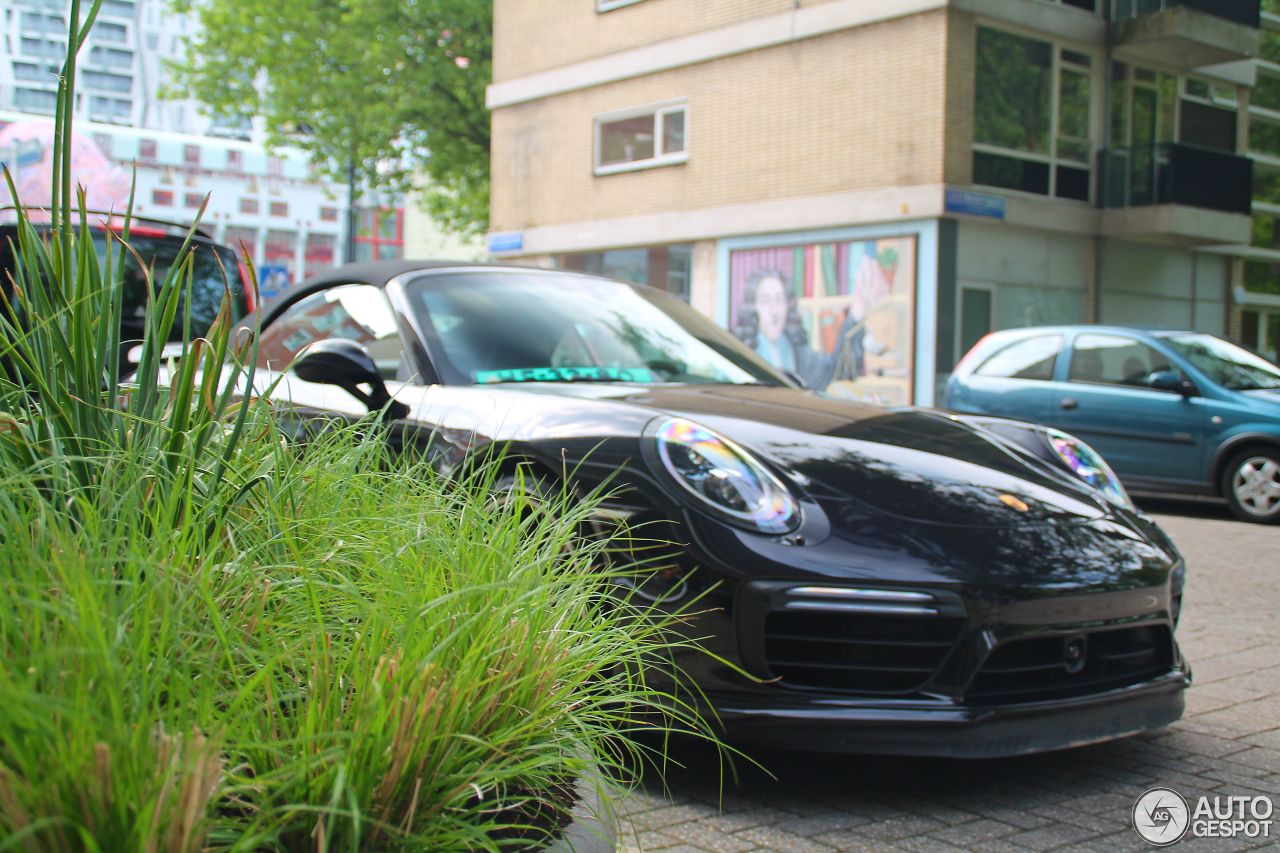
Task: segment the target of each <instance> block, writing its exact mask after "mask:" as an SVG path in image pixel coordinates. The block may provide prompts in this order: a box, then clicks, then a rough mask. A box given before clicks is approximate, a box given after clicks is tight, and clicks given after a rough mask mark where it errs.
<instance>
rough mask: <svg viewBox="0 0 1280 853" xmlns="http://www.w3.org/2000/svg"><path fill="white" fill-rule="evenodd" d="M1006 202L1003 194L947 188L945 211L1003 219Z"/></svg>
mask: <svg viewBox="0 0 1280 853" xmlns="http://www.w3.org/2000/svg"><path fill="white" fill-rule="evenodd" d="M1006 204H1007V202H1006V200H1005V197H1004V196H1000V195H991V194H990V193H979V192H974V191H973V190H952V189H949V190H947V201H946V206H947V213H965V214H968V215H969V216H985V217H986V218H988V219H1004V214H1005V206H1006Z"/></svg>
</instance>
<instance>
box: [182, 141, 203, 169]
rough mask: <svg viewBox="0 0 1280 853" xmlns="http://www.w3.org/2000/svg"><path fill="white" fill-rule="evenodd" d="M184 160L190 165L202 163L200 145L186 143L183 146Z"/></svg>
mask: <svg viewBox="0 0 1280 853" xmlns="http://www.w3.org/2000/svg"><path fill="white" fill-rule="evenodd" d="M182 162H183V163H186V164H187V165H188V166H199V165H200V146H199V145H184V146H182Z"/></svg>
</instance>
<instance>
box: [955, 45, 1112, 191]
mask: <svg viewBox="0 0 1280 853" xmlns="http://www.w3.org/2000/svg"><path fill="white" fill-rule="evenodd" d="M1092 64H1093V60H1092V58H1091V57H1090V56H1089V55H1088V54H1085V53H1080V52H1078V51H1073V50H1066V49H1064V48H1061V47H1057V46H1056V45H1053V44H1050V43H1049V42H1045V41H1039V40H1037V39H1031V38H1026V37H1024V36H1019V35H1014V34H1013V33H1006V32H1003V31H1001V30H993V29H989V28H986V27H979V29H978V71H977V89H976V96H975V109H974V146H973V149H974V150H973V182H974V183H975V184H983V185H986V186H993V187H1003V188H1005V189H1011V190H1020V191H1022V192H1029V193H1035V194H1037V195H1048V196H1056V197H1057V198H1066V199H1074V200H1076V201H1088V200H1089V190H1090V183H1091V180H1090V175H1091V174H1092V170H1091V166H1090V162H1091V160H1092V156H1093V150H1092V149H1093V146H1092V142H1091V139H1092V137H1093V134H1092V133H1091V132H1090V129H1091V121H1090V116H1091V113H1092V111H1091V109H1090V104H1091V101H1092V92H1091V88H1092V87H1091V73H1092V72H1091V66H1092Z"/></svg>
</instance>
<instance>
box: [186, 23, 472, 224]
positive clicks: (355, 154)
mask: <svg viewBox="0 0 1280 853" xmlns="http://www.w3.org/2000/svg"><path fill="white" fill-rule="evenodd" d="M173 7H174V9H175V11H178V12H187V13H192V14H195V15H196V16H197V18H198V20H199V22H200V27H199V28H198V29H197V32H196V34H195V35H194V36H192V37H191V38H190V40H189V42H188V44H187V51H186V58H185V59H184V60H183V61H182V62H181V63H179V64H177V65H176V66H175V67H174V71H175V80H176V84H175V85H176V86H178V87H181V88H182V89H185V90H186V91H187V92H188V93H189V94H190V95H192V96H194V97H195V98H197V99H198V100H200V101H202V102H203V103H204V104H206V105H207V106H208V108H209V110H210V112H212V113H213V114H215V115H225V116H240V115H250V116H262V117H264V118H265V120H266V124H267V128H268V133H269V137H268V141H269V143H270V144H272V145H283V144H288V145H293V146H297V147H299V148H302V149H304V150H306V151H308V152H309V153H310V154H311V155H312V157H313V158H314V159H315V162H316V165H317V168H318V169H319V170H320V171H321V173H322V174H324V175H325V176H326V177H330V178H333V179H335V180H343V181H345V179H346V170H347V164H348V162H354V163H355V166H356V171H357V178H358V180H360V181H361V182H362V183H363V184H364V185H365V186H368V187H372V188H386V189H395V190H403V189H406V188H407V187H408V186H410V183H411V181H412V180H413V178H414V176H415V175H416V174H420V175H422V176H423V177H425V179H426V182H427V183H429V187H428V188H427V189H426V190H425V194H424V196H425V203H426V206H427V209H428V211H429V212H430V213H431V214H432V215H433V216H434V217H435V218H436V220H437V221H438V222H439V223H440V224H441V225H443V226H444V227H446V228H448V229H449V230H452V231H454V232H458V233H474V232H476V231H479V230H482V229H483V228H484V227H485V226H486V224H487V220H488V207H489V117H488V111H487V110H486V109H485V104H484V98H485V86H486V85H487V84H488V82H489V79H490V69H491V57H492V44H493V39H492V33H493V11H492V3H491V2H490V0H174V2H173Z"/></svg>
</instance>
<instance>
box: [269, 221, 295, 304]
mask: <svg viewBox="0 0 1280 853" xmlns="http://www.w3.org/2000/svg"><path fill="white" fill-rule="evenodd" d="M297 248H298V235H297V234H296V233H295V232H293V231H268V232H267V241H266V244H265V245H264V246H263V254H262V260H263V264H264V266H263V268H262V271H261V274H260V275H261V278H262V280H263V285H264V288H263V289H264V290H265V289H266V284H267V282H268V280H269V279H274V282H273V283H274V284H278V286H277V287H275V289H277V290H282V289H284V288H285V287H288V286H289V285H290V284H292V283H293V281H294V275H295V273H296V272H297V257H296V252H297Z"/></svg>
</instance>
